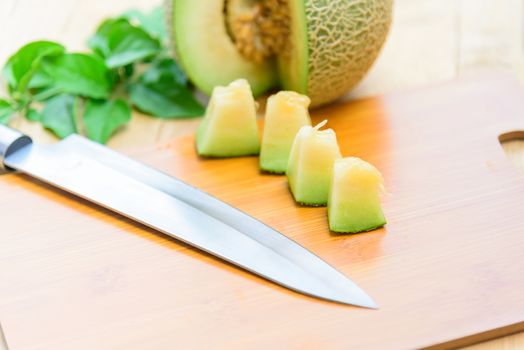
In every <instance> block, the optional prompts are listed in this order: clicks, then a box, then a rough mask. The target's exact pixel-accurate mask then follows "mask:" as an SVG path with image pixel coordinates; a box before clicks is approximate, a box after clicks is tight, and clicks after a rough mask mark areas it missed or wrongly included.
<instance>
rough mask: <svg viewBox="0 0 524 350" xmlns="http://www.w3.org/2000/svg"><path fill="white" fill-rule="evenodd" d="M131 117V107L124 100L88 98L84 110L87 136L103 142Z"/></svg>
mask: <svg viewBox="0 0 524 350" xmlns="http://www.w3.org/2000/svg"><path fill="white" fill-rule="evenodd" d="M130 119H131V108H130V107H129V105H128V104H127V102H126V101H124V100H122V99H117V100H88V101H87V103H86V106H85V110H84V125H85V128H86V132H87V136H88V137H89V138H90V139H91V140H94V141H97V142H100V143H103V144H105V143H106V142H107V140H109V138H110V137H111V135H113V133H114V132H115V131H116V130H117V129H118V128H120V127H121V126H123V125H126V124H127V123H128V122H129V120H130Z"/></svg>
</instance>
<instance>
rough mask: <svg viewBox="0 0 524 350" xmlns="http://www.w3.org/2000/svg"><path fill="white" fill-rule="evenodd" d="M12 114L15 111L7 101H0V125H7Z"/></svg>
mask: <svg viewBox="0 0 524 350" xmlns="http://www.w3.org/2000/svg"><path fill="white" fill-rule="evenodd" d="M14 113H15V109H14V108H13V107H12V106H11V104H10V103H9V101H7V100H4V99H0V124H7V123H8V122H9V119H11V116H12V115H13V114H14Z"/></svg>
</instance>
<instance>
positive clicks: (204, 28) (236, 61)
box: [166, 0, 277, 96]
mask: <svg viewBox="0 0 524 350" xmlns="http://www.w3.org/2000/svg"><path fill="white" fill-rule="evenodd" d="M166 4H167V9H166V12H167V13H168V18H169V23H168V26H169V27H170V28H171V31H172V33H171V37H172V39H173V41H174V45H175V51H176V52H175V53H176V57H177V60H178V61H179V63H180V64H181V66H182V68H183V69H184V71H185V72H186V74H187V75H188V77H189V78H190V79H191V81H192V82H193V83H194V84H195V85H196V86H197V87H198V88H199V89H200V90H201V91H203V92H204V93H206V94H208V95H209V94H211V92H212V91H213V88H214V87H215V86H218V85H227V84H229V83H230V82H231V81H233V80H235V79H240V78H244V79H247V80H248V81H249V84H250V85H251V88H252V89H253V94H254V95H255V96H258V95H260V94H262V93H263V92H265V91H267V90H269V89H270V88H272V87H274V86H275V85H277V76H276V73H277V72H276V68H275V63H274V62H273V61H272V60H267V61H266V62H264V63H261V64H257V63H253V62H250V61H248V60H247V59H245V58H244V57H242V56H241V55H240V53H238V52H237V49H236V47H235V45H234V43H233V41H232V40H231V38H230V37H229V35H228V33H227V28H226V24H225V21H224V0H205V1H200V0H170V1H166Z"/></svg>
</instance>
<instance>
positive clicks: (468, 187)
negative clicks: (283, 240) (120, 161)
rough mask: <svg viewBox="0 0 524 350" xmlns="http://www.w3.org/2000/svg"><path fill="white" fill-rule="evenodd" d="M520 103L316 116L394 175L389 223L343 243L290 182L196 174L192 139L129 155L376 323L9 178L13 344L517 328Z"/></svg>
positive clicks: (250, 170) (107, 344) (163, 343)
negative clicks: (205, 200)
mask: <svg viewBox="0 0 524 350" xmlns="http://www.w3.org/2000/svg"><path fill="white" fill-rule="evenodd" d="M521 96H522V89H521V88H520V87H519V86H517V85H516V84H515V83H512V82H508V81H507V80H506V79H495V78H491V79H487V80H483V81H471V80H468V81H463V82H460V83H455V84H449V85H440V86H437V87H434V88H431V89H424V90H414V91H412V92H406V93H399V94H393V95H388V96H385V97H382V98H370V99H365V100H361V101H355V102H352V103H347V104H340V105H336V106H332V107H329V108H325V109H322V110H319V111H317V112H315V115H314V117H315V119H316V120H317V121H318V120H320V119H321V118H324V117H326V116H327V117H329V120H330V126H331V127H333V128H334V129H335V130H336V131H337V136H338V139H339V142H340V145H341V150H342V152H343V154H345V155H355V156H360V157H363V158H365V159H367V160H369V161H371V162H372V163H374V164H375V165H376V166H377V167H378V168H379V169H380V170H381V171H382V172H383V175H384V177H385V180H386V185H387V189H388V191H389V194H388V195H387V196H386V197H385V198H384V210H385V212H386V215H387V217H388V219H389V222H388V225H387V226H386V227H385V228H384V229H380V230H376V231H373V232H370V233H366V234H359V235H333V234H331V233H330V232H329V230H328V228H327V222H326V213H325V209H324V208H304V207H298V206H296V205H294V203H293V201H292V199H291V197H290V195H289V193H288V191H287V188H286V182H285V178H284V177H279V176H270V175H261V174H259V172H258V169H257V159H256V158H255V157H248V158H236V159H222V160H202V159H199V158H198V157H196V155H195V153H194V147H193V141H192V139H191V137H186V138H179V139H176V140H174V141H172V142H170V143H168V144H165V145H163V146H159V147H158V148H156V149H154V150H150V151H147V152H144V151H142V152H138V153H135V157H138V158H140V159H143V160H144V161H145V162H147V163H150V164H152V165H154V166H156V167H158V168H160V169H162V170H164V171H166V172H168V173H170V174H174V175H176V176H179V177H180V178H182V179H184V180H186V181H187V182H189V183H191V184H194V185H197V186H199V187H201V188H203V189H205V190H206V191H209V192H210V193H212V194H215V195H216V196H218V197H219V198H221V199H223V200H226V201H227V202H230V203H232V204H233V205H235V206H238V207H239V208H241V209H243V210H245V211H246V212H248V213H250V214H252V215H254V216H256V217H257V218H259V219H261V220H263V221H265V222H267V223H268V224H270V225H272V226H274V227H275V228H276V229H278V230H280V231H282V232H283V233H284V234H286V235H288V236H289V237H291V238H293V239H295V240H297V241H298V242H299V243H301V244H302V245H304V246H305V247H306V248H309V249H311V250H312V251H314V252H315V253H317V254H318V255H319V256H321V257H323V258H324V259H325V260H327V261H328V262H329V263H331V264H333V265H334V266H336V267H337V268H339V269H340V270H341V271H343V272H344V273H346V274H347V275H348V276H350V277H351V278H352V279H354V280H355V281H356V282H357V283H358V284H359V285H361V286H362V287H363V288H364V289H365V290H366V291H368V292H369V293H370V294H371V295H372V296H373V297H374V298H375V299H376V300H377V302H378V303H379V304H380V306H381V307H380V310H378V311H371V310H364V309H359V308H354V307H348V306H341V305H336V304H333V303H329V302H324V301H319V300H316V299H313V298H309V297H306V296H302V295H299V294H296V293H294V292H290V291H288V290H286V289H284V288H281V287H278V286H275V285H273V284H271V283H269V282H266V281H264V280H262V279H260V278H258V277H255V276H253V275H250V274H248V273H246V272H243V271H240V270H238V269H236V268H234V267H232V266H230V265H227V264H224V263H222V262H221V261H218V260H216V259H214V258H212V257H210V256H208V255H204V254H202V253H200V252H197V251H195V250H194V249H192V248H189V247H187V246H185V245H183V244H180V243H179V242H177V241H175V240H172V239H168V238H165V237H163V236H161V235H158V234H156V233H154V232H152V231H150V230H147V229H145V228H144V227H142V226H140V225H137V224H134V223H132V222H129V221H128V220H125V219H122V218H121V217H119V216H118V215H115V214H112V213H110V212H108V211H105V210H103V209H100V208H97V207H94V206H91V205H89V204H88V203H86V202H84V201H82V200H79V199H77V198H74V197H72V196H69V195H66V194H64V193H62V192H60V191H57V190H54V189H52V188H50V187H48V186H46V185H43V184H42V183H40V182H38V181H35V180H31V179H29V178H27V177H25V176H18V175H9V176H6V177H4V178H3V179H2V181H1V182H0V191H1V193H2V194H3V197H4V198H5V201H4V202H3V205H2V208H0V210H1V211H2V213H4V220H3V228H5V230H2V234H1V235H0V246H1V247H3V249H2V250H0V283H2V284H1V285H0V314H1V315H2V326H3V328H4V330H5V332H6V337H7V341H8V343H9V345H10V346H12V348H13V349H46V348H53V349H72V348H74V349H92V348H97V349H124V348H126V349H133V348H136V349H139V348H148V349H165V348H170V347H173V346H175V344H176V346H177V347H180V348H218V349H245V348H261V349H263V348H265V349H267V348H275V347H278V348H285V349H302V348H306V349H309V348H310V349H315V348H329V349H343V348H355V349H384V348H388V349H406V348H422V347H429V346H433V348H435V349H436V348H447V347H449V346H455V345H465V344H468V343H471V342H475V341H479V340H484V339H487V338H489V337H493V336H500V335H503V334H507V333H509V332H515V331H519V330H522V329H524V302H523V298H522V293H521V291H522V290H523V288H524V273H523V272H524V261H523V259H522V250H523V249H524V241H523V240H522V239H521V235H522V233H523V232H524V231H523V230H524V228H523V227H524V222H523V219H522V212H523V210H524V202H522V198H524V177H523V176H522V173H520V172H519V171H518V170H517V169H516V168H515V167H514V166H513V165H512V164H511V163H510V162H509V161H508V159H507V158H506V156H505V155H504V152H503V151H502V148H501V147H500V144H499V142H498V136H499V135H500V134H504V133H506V132H509V131H514V130H524V123H523V121H522V117H521V116H522V115H523V114H524V101H522V98H521ZM7 203H9V204H8V205H7ZM28 205H30V207H31V213H28V212H27V208H28ZM144 205H145V206H149V207H151V208H154V203H144ZM28 215H30V216H31V220H24V218H25V217H27V216H28ZM203 334H205V336H203ZM378 335H380V336H378ZM438 344H445V345H440V346H437V345H438Z"/></svg>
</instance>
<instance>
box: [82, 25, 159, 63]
mask: <svg viewBox="0 0 524 350" xmlns="http://www.w3.org/2000/svg"><path fill="white" fill-rule="evenodd" d="M88 44H89V47H90V48H91V49H92V50H93V51H95V52H96V53H98V54H99V55H100V56H102V57H103V58H104V60H105V62H106V65H107V66H108V67H109V68H117V67H123V66H126V65H128V64H130V63H134V62H138V61H143V60H145V59H147V58H149V57H152V56H154V55H156V54H158V53H159V52H160V50H161V47H160V42H159V41H158V40H157V39H155V38H153V37H151V36H150V35H149V34H148V33H147V32H145V31H144V30H143V29H141V28H139V27H135V26H133V25H132V24H131V23H129V21H128V20H126V19H124V18H119V19H110V20H106V21H105V22H103V23H102V24H101V25H100V27H99V28H98V30H97V32H96V34H95V35H94V36H93V37H91V39H89V43H88Z"/></svg>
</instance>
